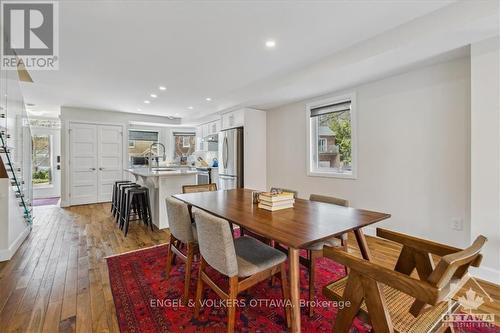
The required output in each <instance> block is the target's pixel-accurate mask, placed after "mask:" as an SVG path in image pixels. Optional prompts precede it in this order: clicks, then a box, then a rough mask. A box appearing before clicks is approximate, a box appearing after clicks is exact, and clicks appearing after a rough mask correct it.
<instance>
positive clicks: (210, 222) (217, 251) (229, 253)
mask: <svg viewBox="0 0 500 333" xmlns="http://www.w3.org/2000/svg"><path fill="white" fill-rule="evenodd" d="M193 216H194V221H195V223H196V230H197V234H198V244H199V248H200V252H201V255H202V256H203V259H205V261H206V262H207V263H208V264H209V265H210V266H211V267H212V268H214V269H216V270H217V271H219V272H220V273H221V274H223V275H226V276H229V277H231V276H235V275H238V261H237V260H236V250H235V248H234V242H233V235H232V233H231V228H230V227H229V222H228V221H226V220H224V219H221V218H218V217H216V216H214V215H212V214H209V213H207V212H204V211H202V210H200V209H193Z"/></svg>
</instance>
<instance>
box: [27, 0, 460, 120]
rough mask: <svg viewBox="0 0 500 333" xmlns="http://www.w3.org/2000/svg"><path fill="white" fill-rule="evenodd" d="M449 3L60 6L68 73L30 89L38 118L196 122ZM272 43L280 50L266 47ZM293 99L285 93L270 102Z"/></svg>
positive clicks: (48, 74) (46, 74)
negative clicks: (64, 111)
mask: <svg viewBox="0 0 500 333" xmlns="http://www.w3.org/2000/svg"><path fill="white" fill-rule="evenodd" d="M450 2H452V1H330V2H328V1H318V2H312V1H300V2H299V1H286V2H285V1H265V2H264V1H246V2H243V1H240V2H236V1H234V2H229V1H227V2H223V1H216V2H215V1H214V2H180V1H175V2H172V1H99V2H94V1H69V0H67V1H61V2H60V9H59V11H60V14H59V16H60V42H59V45H60V69H59V70H58V71H38V72H32V73H31V75H32V77H33V80H34V81H35V83H34V84H27V83H26V84H23V89H24V93H25V96H26V102H27V103H34V104H36V108H35V109H36V110H38V111H42V110H48V111H55V110H58V108H59V106H62V105H67V106H78V107H89V108H97V109H108V110H117V111H124V112H137V110H138V108H140V109H141V110H142V111H141V112H142V113H144V114H155V115H165V116H174V115H179V116H180V117H183V118H188V119H194V118H198V117H200V116H202V115H206V114H209V113H212V112H215V111H221V110H223V109H227V108H231V107H234V106H236V105H241V104H245V103H251V102H252V98H253V97H255V98H256V97H258V96H253V97H252V96H249V95H248V94H247V95H245V94H244V93H242V91H245V89H247V87H249V90H248V91H250V90H252V89H253V91H255V92H256V93H262V91H258V90H255V86H256V85H258V86H261V87H266V89H268V90H273V89H277V90H279V89H280V88H282V85H283V84H284V83H283V82H281V81H282V80H281V81H280V80H276V78H279V77H283V75H285V74H289V73H294V72H300V70H301V69H304V68H307V66H311V65H313V64H315V63H317V62H319V61H321V60H322V59H325V58H327V57H328V56H330V55H332V54H334V53H336V52H339V51H340V50H343V49H346V48H348V47H350V46H352V45H354V44H356V43H359V42H360V41H363V40H368V39H370V38H372V37H374V36H376V35H379V34H381V33H382V32H385V31H388V30H390V29H393V28H394V27H396V26H399V25H401V24H404V23H406V22H409V21H411V20H413V19H415V18H417V17H420V16H423V15H426V14H428V13H430V12H432V11H435V10H437V9H439V8H441V7H443V6H446V5H448V4H450ZM269 38H272V39H275V40H276V44H277V45H276V48H275V49H272V50H270V49H266V47H265V45H264V43H265V41H266V40H267V39H269ZM273 82H275V83H276V84H273ZM278 84H279V85H281V87H280V86H278ZM285 84H286V82H285ZM159 85H164V86H166V87H167V90H166V91H164V92H161V91H159V90H158V88H157V87H158V86H159ZM310 89H312V91H311V93H312V92H314V87H310ZM318 92H320V91H318ZM150 93H155V94H157V95H158V98H156V99H152V98H150V97H149V94H150ZM308 93H309V91H308ZM206 97H211V98H212V101H211V102H206V101H205V98H206ZM293 97H294V96H289V95H286V94H283V93H278V94H276V95H275V97H272V98H268V99H266V101H265V102H266V103H271V104H273V105H276V104H279V103H280V102H282V101H285V100H287V99H290V98H293ZM255 98H254V99H255ZM146 99H148V100H151V101H152V103H151V104H150V105H146V104H144V103H143V101H144V100H146ZM188 106H193V107H194V109H193V110H188V109H187V107H188Z"/></svg>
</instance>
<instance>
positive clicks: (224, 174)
mask: <svg viewBox="0 0 500 333" xmlns="http://www.w3.org/2000/svg"><path fill="white" fill-rule="evenodd" d="M239 187H243V127H237V128H232V129H228V130H225V131H221V132H219V189H220V190H230V189H233V188H239Z"/></svg>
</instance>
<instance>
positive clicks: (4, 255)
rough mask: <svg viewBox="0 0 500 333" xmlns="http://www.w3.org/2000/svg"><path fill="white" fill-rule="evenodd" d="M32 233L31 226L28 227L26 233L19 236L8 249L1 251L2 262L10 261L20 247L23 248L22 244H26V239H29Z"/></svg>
mask: <svg viewBox="0 0 500 333" xmlns="http://www.w3.org/2000/svg"><path fill="white" fill-rule="evenodd" d="M30 232H31V226H27V227H26V228H25V229H24V231H23V232H21V234H19V236H18V237H17V239H16V240H15V241H14V242H13V243H12V244H11V245H10V246H9V248H8V249H3V250H0V261H6V260H10V259H11V258H12V257H13V256H14V254H15V253H16V251H17V249H18V248H19V246H21V244H22V243H23V242H24V240H25V239H26V237H28V235H29V234H30Z"/></svg>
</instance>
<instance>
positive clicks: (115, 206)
mask: <svg viewBox="0 0 500 333" xmlns="http://www.w3.org/2000/svg"><path fill="white" fill-rule="evenodd" d="M130 183H132V182H131V181H130V180H119V181H116V182H115V184H114V185H113V196H112V199H111V213H113V216H116V213H117V211H118V193H119V192H118V185H119V184H130Z"/></svg>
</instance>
